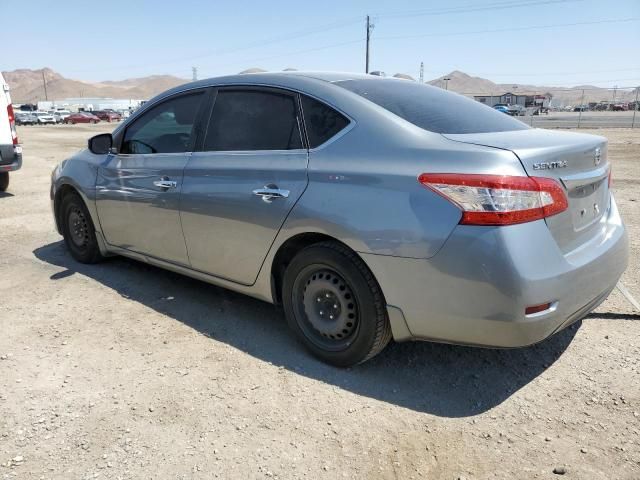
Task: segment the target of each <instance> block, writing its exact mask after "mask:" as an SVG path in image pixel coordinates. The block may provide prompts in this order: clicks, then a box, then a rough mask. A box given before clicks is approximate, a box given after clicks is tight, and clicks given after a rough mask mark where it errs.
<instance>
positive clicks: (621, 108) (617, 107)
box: [611, 103, 629, 112]
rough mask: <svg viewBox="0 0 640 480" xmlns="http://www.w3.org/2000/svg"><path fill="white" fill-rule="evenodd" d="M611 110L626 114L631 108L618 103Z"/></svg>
mask: <svg viewBox="0 0 640 480" xmlns="http://www.w3.org/2000/svg"><path fill="white" fill-rule="evenodd" d="M611 109H612V110H613V111H614V112H626V111H627V110H629V107H628V106H627V105H626V104H624V103H616V104H615V105H614V106H613V107H611Z"/></svg>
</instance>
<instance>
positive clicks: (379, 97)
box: [335, 78, 529, 134]
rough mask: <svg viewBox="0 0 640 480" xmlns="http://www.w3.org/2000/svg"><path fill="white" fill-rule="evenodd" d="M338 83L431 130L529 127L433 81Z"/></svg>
mask: <svg viewBox="0 0 640 480" xmlns="http://www.w3.org/2000/svg"><path fill="white" fill-rule="evenodd" d="M335 85H339V86H341V87H343V88H345V89H347V90H349V91H351V92H354V93H357V94H358V95H360V96H361V97H364V98H366V99H367V100H370V101H372V102H373V103H375V104H377V105H380V106H381V107H382V108H385V109H386V110H389V111H390V112H392V113H395V114H396V115H398V116H399V117H401V118H403V119H405V120H407V121H408V122H411V123H413V124H414V125H416V126H418V127H420V128H423V129H425V130H429V131H430V132H435V133H445V134H446V133H450V134H454V133H485V132H508V131H511V130H525V129H528V128H529V127H528V126H527V125H525V124H524V123H522V122H520V121H519V120H516V119H515V118H512V117H510V116H508V115H506V114H504V113H502V112H498V111H496V110H494V109H493V108H490V107H488V106H486V105H483V104H482V103H480V102H476V101H475V100H471V99H470V98H467V97H463V96H462V95H458V94H456V93H453V92H448V91H446V90H442V89H441V88H437V87H432V86H430V85H424V84H420V83H416V82H411V81H407V80H392V79H380V78H367V79H357V80H342V81H338V82H335Z"/></svg>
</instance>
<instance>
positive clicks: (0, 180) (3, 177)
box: [0, 172, 9, 192]
mask: <svg viewBox="0 0 640 480" xmlns="http://www.w3.org/2000/svg"><path fill="white" fill-rule="evenodd" d="M7 188H9V172H2V173H0V192H6V191H7Z"/></svg>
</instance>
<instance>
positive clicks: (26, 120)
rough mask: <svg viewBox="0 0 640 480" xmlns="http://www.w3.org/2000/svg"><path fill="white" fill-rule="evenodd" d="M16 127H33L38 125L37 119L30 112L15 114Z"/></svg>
mask: <svg viewBox="0 0 640 480" xmlns="http://www.w3.org/2000/svg"><path fill="white" fill-rule="evenodd" d="M15 117H16V125H35V124H37V123H38V117H36V116H35V115H34V114H33V113H31V112H16V114H15Z"/></svg>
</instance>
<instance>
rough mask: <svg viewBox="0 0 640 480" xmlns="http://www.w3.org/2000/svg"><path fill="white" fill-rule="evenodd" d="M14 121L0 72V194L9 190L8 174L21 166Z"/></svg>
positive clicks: (20, 147) (19, 147) (9, 97)
mask: <svg viewBox="0 0 640 480" xmlns="http://www.w3.org/2000/svg"><path fill="white" fill-rule="evenodd" d="M15 120H16V119H15V114H14V111H13V105H11V95H10V94H9V85H8V84H7V83H6V82H5V81H4V77H3V76H2V73H1V72H0V192H4V191H6V190H7V188H9V172H13V171H15V170H18V169H19V168H20V167H21V166H22V145H20V142H19V141H18V132H17V131H16V122H15Z"/></svg>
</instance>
